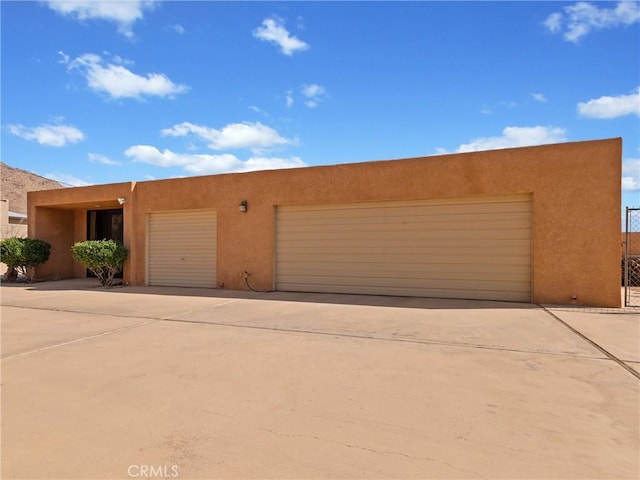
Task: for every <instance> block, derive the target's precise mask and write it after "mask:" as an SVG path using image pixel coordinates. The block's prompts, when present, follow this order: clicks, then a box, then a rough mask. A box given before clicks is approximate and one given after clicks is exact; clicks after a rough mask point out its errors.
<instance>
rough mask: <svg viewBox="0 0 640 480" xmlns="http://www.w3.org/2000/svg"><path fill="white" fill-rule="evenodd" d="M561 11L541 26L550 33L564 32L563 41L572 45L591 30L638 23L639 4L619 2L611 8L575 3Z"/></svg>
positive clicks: (639, 18)
mask: <svg viewBox="0 0 640 480" xmlns="http://www.w3.org/2000/svg"><path fill="white" fill-rule="evenodd" d="M563 10H564V13H562V12H555V13H552V14H551V15H549V16H548V17H547V19H546V20H545V21H544V22H543V25H544V26H545V27H547V29H548V30H549V31H550V32H552V33H559V32H564V34H563V37H564V39H565V40H567V41H568V42H573V43H578V41H579V40H580V38H582V37H584V36H585V35H587V34H588V33H590V32H591V31H592V30H599V29H605V28H613V27H620V26H622V27H625V26H629V25H632V24H634V23H636V22H639V21H640V3H638V2H637V1H621V2H618V4H617V5H616V6H615V7H611V8H598V7H597V6H595V5H593V4H591V3H588V2H577V3H575V4H574V5H570V6H568V7H565V8H564V9H563Z"/></svg>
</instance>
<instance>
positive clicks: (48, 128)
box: [7, 124, 84, 147]
mask: <svg viewBox="0 0 640 480" xmlns="http://www.w3.org/2000/svg"><path fill="white" fill-rule="evenodd" d="M7 128H8V129H9V132H11V133H12V134H13V135H16V136H18V137H20V138H24V139H25V140H29V141H35V142H38V143H39V144H40V145H48V146H50V147H64V146H65V145H66V144H67V143H78V142H80V141H82V140H84V133H82V132H81V131H80V130H78V129H77V128H76V127H73V126H71V125H50V124H42V125H40V126H38V127H33V128H29V127H25V126H24V125H7Z"/></svg>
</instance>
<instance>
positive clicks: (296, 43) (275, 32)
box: [253, 16, 309, 56]
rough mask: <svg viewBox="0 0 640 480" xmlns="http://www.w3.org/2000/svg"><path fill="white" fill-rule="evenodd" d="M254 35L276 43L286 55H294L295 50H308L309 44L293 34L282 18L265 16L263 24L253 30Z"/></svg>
mask: <svg viewBox="0 0 640 480" xmlns="http://www.w3.org/2000/svg"><path fill="white" fill-rule="evenodd" d="M253 36H254V37H255V38H258V39H260V40H263V41H265V42H271V43H275V44H276V45H278V46H279V47H280V51H281V52H282V53H284V54H285V55H289V56H291V55H293V53H294V52H297V51H303V50H307V49H308V48H309V45H308V44H307V43H306V42H304V41H302V40H300V39H299V38H297V37H294V36H291V34H289V32H288V31H287V29H286V28H284V22H283V20H282V19H281V18H278V17H275V16H273V17H271V18H265V19H264V20H263V21H262V25H261V26H260V27H257V28H256V29H255V30H254V31H253Z"/></svg>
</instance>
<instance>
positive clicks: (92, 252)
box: [71, 240, 129, 287]
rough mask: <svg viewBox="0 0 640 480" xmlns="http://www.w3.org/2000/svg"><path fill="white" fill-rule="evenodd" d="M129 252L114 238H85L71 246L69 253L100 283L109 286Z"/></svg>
mask: <svg viewBox="0 0 640 480" xmlns="http://www.w3.org/2000/svg"><path fill="white" fill-rule="evenodd" d="M128 253H129V252H127V249H126V248H124V245H122V243H120V242H117V241H115V240H87V241H85V242H78V243H76V244H75V245H74V246H73V247H71V255H73V259H74V260H75V261H76V262H80V263H82V264H83V265H84V266H85V267H86V268H87V269H89V270H90V271H91V272H93V274H94V275H95V276H96V277H98V280H100V283H101V284H102V285H104V286H107V287H110V286H112V285H113V277H114V276H115V275H116V274H117V273H118V272H120V271H122V265H123V264H124V261H125V260H126V258H127V255H128Z"/></svg>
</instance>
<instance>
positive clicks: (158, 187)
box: [29, 139, 622, 307]
mask: <svg viewBox="0 0 640 480" xmlns="http://www.w3.org/2000/svg"><path fill="white" fill-rule="evenodd" d="M621 157H622V141H621V139H608V140H598V141H588V142H575V143H565V144H557V145H545V146H538V147H526V148H515V149H504V150H494V151H485V152H475V153H461V154H452V155H441V156H430V157H422V158H413V159H404V160H391V161H380V162H367V163H355V164H345V165H335V166H320V167H310V168H300V169H290V170H272V171H261V172H251V173H242V174H226V175H215V176H203V177H191V178H181V179H171V180H159V181H151V182H138V183H126V184H115V185H100V186H95V187H83V188H74V189H65V190H53V191H47V192H32V193H30V194H29V209H30V210H29V218H30V229H31V230H30V235H32V236H33V235H34V234H35V235H37V232H38V231H43V229H46V228H45V221H44V220H43V219H42V218H41V217H42V214H43V213H44V211H40V210H37V211H36V210H35V209H36V207H37V206H38V205H48V206H52V207H53V206H55V207H56V208H71V209H76V210H80V209H83V208H84V209H85V210H86V208H94V207H91V206H89V207H87V205H89V204H105V205H104V208H107V207H108V208H113V207H114V206H117V202H115V199H116V198H117V197H118V196H124V197H126V198H127V203H126V204H125V206H124V209H125V211H124V216H125V226H124V239H125V245H126V246H127V247H128V248H129V250H130V255H129V260H128V261H127V264H126V265H125V281H127V282H130V283H132V284H145V282H146V278H145V271H146V263H145V262H146V242H147V239H146V231H145V229H146V217H147V215H148V213H149V212H154V211H166V210H183V209H196V208H198V209H199V208H215V209H216V210H217V217H218V239H217V241H218V267H217V282H218V283H219V284H220V283H223V282H224V284H225V287H226V288H231V289H244V288H245V285H244V281H243V280H242V278H241V272H243V271H244V270H248V271H249V272H250V273H251V279H252V285H253V286H254V287H255V288H258V289H270V288H272V287H273V274H274V260H273V252H274V221H275V220H274V211H275V209H274V207H275V206H277V205H296V204H322V203H326V204H330V203H348V202H363V201H383V200H408V199H433V198H448V197H461V196H479V195H501V194H504V195H509V194H514V193H532V194H533V209H534V210H533V218H534V225H533V245H534V246H533V299H534V302H539V303H571V302H572V297H573V296H575V297H576V301H575V302H574V303H578V304H585V305H600V306H610V307H617V306H620V289H619V283H620V195H621V191H620V178H621ZM241 200H247V201H248V202H249V211H248V212H247V213H244V214H243V213H240V212H239V211H238V203H239V202H240V201H241ZM107 202H111V204H110V205H106V203H107ZM34 213H35V214H37V216H36V215H33V214H34ZM78 222H80V219H79V217H77V218H76V223H78ZM46 223H49V222H46ZM73 228H74V227H72V230H73ZM75 228H78V229H77V230H75V232H76V234H75V236H77V235H80V234H81V230H82V229H81V228H79V227H75ZM49 237H50V238H52V237H55V235H49ZM56 241H57V242H63V240H62V239H60V240H56ZM65 241H66V240H65ZM60 245H62V244H60ZM69 247H70V245H65V247H64V248H67V249H68V248H69ZM60 248H62V246H61V247H60ZM57 261H58V262H62V260H57ZM56 265H57V264H56ZM72 268H73V267H72ZM49 272H53V269H51V268H49Z"/></svg>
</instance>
